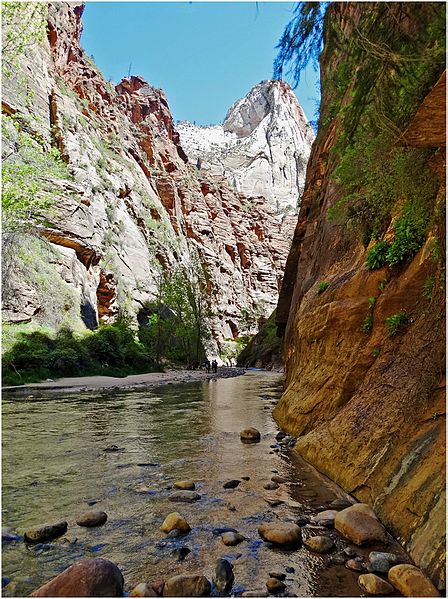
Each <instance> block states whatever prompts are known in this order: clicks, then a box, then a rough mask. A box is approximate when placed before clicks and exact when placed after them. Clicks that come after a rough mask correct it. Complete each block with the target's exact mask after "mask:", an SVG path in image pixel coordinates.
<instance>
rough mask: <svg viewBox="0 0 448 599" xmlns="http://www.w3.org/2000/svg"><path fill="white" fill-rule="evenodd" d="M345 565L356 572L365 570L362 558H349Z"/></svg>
mask: <svg viewBox="0 0 448 599" xmlns="http://www.w3.org/2000/svg"><path fill="white" fill-rule="evenodd" d="M345 567H346V568H347V569H348V570H353V571H354V572H365V566H364V562H363V561H362V559H360V558H357V559H349V560H348V561H346V562H345Z"/></svg>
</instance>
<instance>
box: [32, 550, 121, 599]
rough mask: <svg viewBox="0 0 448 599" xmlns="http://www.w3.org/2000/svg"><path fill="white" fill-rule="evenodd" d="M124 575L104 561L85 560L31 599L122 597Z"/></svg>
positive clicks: (34, 593) (45, 586)
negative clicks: (50, 598) (43, 598)
mask: <svg viewBox="0 0 448 599" xmlns="http://www.w3.org/2000/svg"><path fill="white" fill-rule="evenodd" d="M123 583H124V580H123V575H122V574H121V572H120V570H119V569H118V568H117V566H116V565H115V564H114V563H112V562H111V561H109V560H107V559H103V558H93V559H87V558H83V559H81V560H79V562H76V563H75V564H73V566H70V567H69V568H67V570H64V572H62V573H61V574H59V575H58V576H56V577H55V578H53V579H52V580H50V581H49V582H47V583H46V584H44V585H43V586H41V587H39V588H38V589H37V590H36V591H34V592H33V593H31V597H122V596H123Z"/></svg>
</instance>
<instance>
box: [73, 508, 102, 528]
mask: <svg viewBox="0 0 448 599" xmlns="http://www.w3.org/2000/svg"><path fill="white" fill-rule="evenodd" d="M106 521H107V514H106V512H102V511H100V510H91V511H89V512H84V513H83V514H81V515H80V516H78V518H77V519H76V524H77V525H78V526H87V527H92V526H101V525H102V524H105V523H106Z"/></svg>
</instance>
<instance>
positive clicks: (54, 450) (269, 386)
mask: <svg viewBox="0 0 448 599" xmlns="http://www.w3.org/2000/svg"><path fill="white" fill-rule="evenodd" d="M280 394H281V386H280V379H279V376H278V375H276V374H272V373H265V372H256V371H253V372H248V373H246V374H245V375H244V376H240V377H235V378H229V379H218V380H211V381H207V382H204V383H200V384H187V385H179V386H174V385H167V386H164V387H159V388H152V389H149V390H146V391H132V392H117V393H111V392H108V393H96V394H80V395H73V394H67V395H61V396H54V395H52V396H50V397H28V398H24V399H22V398H8V397H6V398H5V397H4V398H3V460H2V462H3V522H2V525H3V526H10V527H13V528H15V529H16V530H17V531H18V532H19V533H20V534H23V532H24V531H26V530H27V529H29V528H32V527H35V526H38V525H41V524H44V523H47V522H58V521H61V520H66V521H67V522H68V524H69V527H68V531H67V534H66V535H65V538H61V539H56V540H55V541H52V542H51V543H47V544H38V545H34V546H27V545H25V544H24V543H23V542H22V541H19V542H15V543H11V544H9V545H8V546H6V547H4V548H3V569H2V573H3V575H4V576H7V577H8V578H10V580H11V582H10V583H9V584H8V585H7V586H6V588H4V589H3V594H4V595H5V596H22V595H24V594H27V593H29V592H31V591H32V590H33V589H35V588H36V587H38V586H39V585H41V584H42V583H44V582H46V581H47V580H49V579H50V578H52V577H53V576H55V575H56V574H58V573H59V572H61V571H62V570H64V569H65V568H66V567H68V566H69V565H71V564H72V563H73V562H75V561H76V560H77V559H79V558H80V557H82V556H87V557H105V558H108V559H110V560H112V561H113V562H114V563H116V564H117V565H118V566H119V567H120V569H121V570H122V572H123V574H124V578H125V588H126V590H127V591H129V590H130V589H132V588H133V586H134V585H135V584H137V583H139V582H142V581H150V580H154V579H156V578H164V577H169V576H173V575H175V574H181V573H197V574H205V575H206V576H207V577H208V578H209V579H211V575H212V572H213V570H214V564H215V562H216V560H217V559H218V558H220V557H225V558H227V559H228V560H229V561H231V562H232V565H233V567H234V574H235V584H234V587H233V591H232V594H233V595H238V594H241V592H243V591H244V590H255V589H265V583H266V580H267V578H268V572H270V571H277V572H278V571H281V572H285V571H286V570H285V568H287V569H288V570H289V571H290V573H289V574H288V578H287V580H286V584H287V592H288V593H289V594H290V595H295V596H359V595H360V594H361V591H360V589H359V587H358V585H357V582H356V581H357V577H358V574H356V573H355V572H351V571H349V570H347V569H346V568H345V567H344V566H343V565H331V563H330V561H331V555H330V556H323V555H318V554H313V553H311V552H310V551H308V550H307V549H305V548H304V547H302V548H300V549H296V550H294V551H284V550H279V549H275V550H274V549H271V548H269V547H268V546H267V545H266V544H265V543H263V542H262V541H261V539H260V537H259V535H258V533H257V528H258V526H259V525H260V524H261V523H263V522H270V521H273V520H275V519H277V518H279V519H281V520H288V519H289V520H291V519H296V518H298V517H299V516H302V515H309V514H311V513H316V512H317V511H319V508H322V507H323V506H326V505H328V503H329V502H331V501H332V500H333V499H335V498H336V497H338V496H341V495H343V493H342V491H340V490H339V489H338V488H337V487H336V486H335V485H333V484H332V483H331V482H330V481H328V480H327V479H325V478H324V477H322V476H321V475H319V474H318V473H317V472H316V471H315V470H313V469H312V468H311V467H310V466H308V465H307V464H305V463H304V462H303V461H301V460H300V458H298V457H296V456H294V454H293V452H291V451H290V450H281V451H280V452H278V453H277V452H274V450H273V448H271V447H270V446H271V445H274V444H275V443H276V442H275V435H276V433H277V431H278V428H277V426H276V424H275V422H274V420H273V419H272V416H271V410H272V407H273V404H274V403H275V402H276V401H277V400H278V398H279V397H280ZM249 426H253V427H255V428H258V429H259V430H260V431H261V433H262V440H261V442H260V443H257V444H253V445H245V444H243V443H241V441H240V439H239V431H241V430H242V429H244V428H247V427H249ZM111 445H116V446H118V447H119V448H121V449H122V450H121V451H119V452H107V451H104V450H105V449H106V448H107V447H109V446H111ZM273 472H278V473H279V474H280V475H282V476H284V477H285V478H287V480H288V481H289V483H287V484H283V485H281V486H280V489H279V490H276V491H265V490H264V489H263V485H264V484H265V483H266V482H268V481H269V480H270V478H271V476H272V474H273ZM242 477H250V478H249V480H247V481H246V480H243V481H242V483H241V484H240V485H239V486H238V487H237V488H236V489H229V490H226V489H223V483H224V482H225V481H226V480H229V479H241V478H242ZM182 479H183V480H185V479H191V480H194V481H195V482H196V490H197V492H198V493H200V494H201V499H200V500H199V501H197V502H195V503H193V504H183V503H182V504H180V503H173V502H171V501H169V499H168V498H169V496H170V494H171V493H172V492H173V489H172V488H171V487H172V485H173V483H174V481H176V480H182ZM266 498H268V499H269V498H270V499H276V498H279V499H281V500H283V503H281V504H280V505H278V506H276V507H272V506H271V505H270V504H269V503H267V502H266ZM94 501H96V503H95V504H94V508H89V504H93V502H94ZM88 509H101V510H104V511H105V512H106V513H107V514H108V520H107V522H106V524H105V525H104V526H101V527H97V528H90V529H88V528H82V527H79V526H77V525H76V523H75V520H76V517H77V516H78V515H79V514H80V513H82V512H83V511H86V510H88ZM172 511H179V512H180V513H181V514H182V515H183V516H184V517H185V518H186V520H187V521H188V522H189V524H190V526H191V527H192V531H191V532H190V533H189V534H188V535H186V536H184V537H181V538H167V537H166V535H165V534H164V533H162V532H161V531H160V525H161V523H162V522H163V520H164V518H165V516H166V515H167V514H168V513H170V512H172ZM218 526H231V527H234V528H236V529H237V530H238V531H239V532H241V533H243V534H244V535H245V536H246V537H247V538H248V540H246V541H244V542H243V543H241V544H240V545H238V546H236V547H226V546H224V545H223V543H222V541H221V539H220V537H219V536H214V535H213V534H212V529H213V528H216V527H218ZM303 532H304V533H305V529H304V531H303ZM314 534H315V533H314ZM304 536H305V534H304ZM75 539H77V540H76V542H73V541H74V540H75ZM70 541H71V542H70ZM337 543H338V549H342V548H344V547H346V546H347V543H345V542H344V541H342V540H338V541H337ZM179 547H188V548H189V549H190V550H191V552H190V553H189V554H188V556H187V557H186V559H185V560H184V561H178V560H177V559H176V557H175V556H173V551H174V550H175V549H177V548H179ZM292 569H293V570H294V571H292Z"/></svg>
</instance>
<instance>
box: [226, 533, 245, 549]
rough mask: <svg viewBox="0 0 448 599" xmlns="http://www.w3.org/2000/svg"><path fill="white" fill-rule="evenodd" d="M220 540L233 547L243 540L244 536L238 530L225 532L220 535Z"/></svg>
mask: <svg viewBox="0 0 448 599" xmlns="http://www.w3.org/2000/svg"><path fill="white" fill-rule="evenodd" d="M221 540H222V542H223V543H224V545H228V546H229V547H233V546H235V545H238V544H239V543H241V542H242V541H244V540H245V537H244V536H243V535H241V534H240V533H239V532H225V533H223V534H222V535H221Z"/></svg>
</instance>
